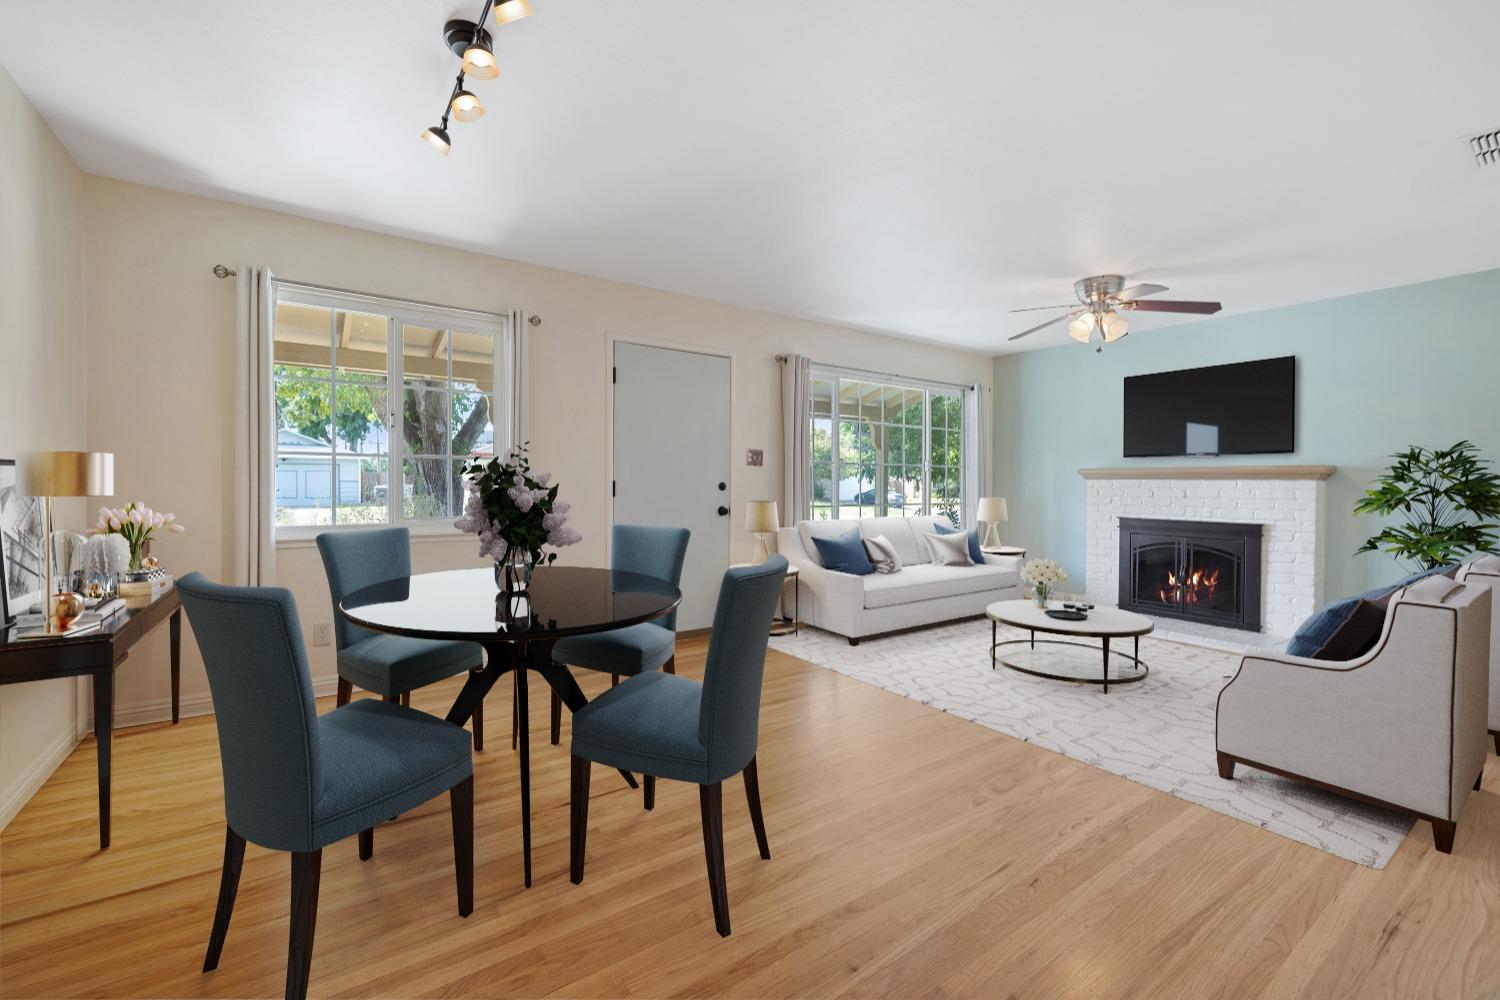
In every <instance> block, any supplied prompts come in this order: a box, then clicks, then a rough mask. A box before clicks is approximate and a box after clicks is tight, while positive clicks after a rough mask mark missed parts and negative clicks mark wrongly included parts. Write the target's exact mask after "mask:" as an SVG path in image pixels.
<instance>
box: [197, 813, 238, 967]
mask: <svg viewBox="0 0 1500 1000" xmlns="http://www.w3.org/2000/svg"><path fill="white" fill-rule="evenodd" d="M244 865H245V838H244V837H241V836H240V835H239V834H237V833H235V832H234V830H233V828H231V827H229V826H227V825H226V826H225V827H224V870H223V872H222V873H221V874H220V875H219V906H218V908H217V909H215V910H214V929H213V931H211V932H210V933H209V935H208V954H206V955H204V956H203V971H204V972H212V971H214V970H215V969H217V968H218V967H219V953H220V952H222V951H223V950H224V935H226V934H228V933H229V918H230V916H231V915H232V914H233V913H234V896H235V893H237V892H239V889H240V870H241V869H242V868H243V867H244Z"/></svg>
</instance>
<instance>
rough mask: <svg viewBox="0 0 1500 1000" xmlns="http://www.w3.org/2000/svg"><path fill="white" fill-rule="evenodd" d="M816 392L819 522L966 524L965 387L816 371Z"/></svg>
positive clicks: (814, 481)
mask: <svg viewBox="0 0 1500 1000" xmlns="http://www.w3.org/2000/svg"><path fill="white" fill-rule="evenodd" d="M809 389H810V396H811V399H810V403H811V410H812V424H811V427H810V428H809V435H810V437H809V452H810V455H811V462H812V469H811V475H810V476H809V483H810V486H811V496H810V497H809V506H810V508H811V511H812V516H813V518H814V519H821V520H828V519H833V520H838V519H844V518H856V517H875V516H880V517H884V516H898V517H911V516H913V515H917V514H946V515H948V518H949V519H950V520H951V521H952V522H953V523H954V524H955V525H958V524H961V523H962V521H963V510H962V507H963V499H962V498H963V455H964V426H963V411H964V407H963V402H964V400H963V393H964V390H963V389H960V388H958V387H956V386H939V385H933V384H923V383H903V382H898V381H896V380H893V379H889V378H885V377H882V376H868V375H858V374H855V373H845V372H840V371H837V370H834V369H814V370H813V372H812V377H811V381H810V386H809Z"/></svg>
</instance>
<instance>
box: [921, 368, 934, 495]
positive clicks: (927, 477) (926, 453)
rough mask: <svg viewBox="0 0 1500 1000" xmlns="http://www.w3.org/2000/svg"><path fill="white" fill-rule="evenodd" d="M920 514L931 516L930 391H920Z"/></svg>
mask: <svg viewBox="0 0 1500 1000" xmlns="http://www.w3.org/2000/svg"><path fill="white" fill-rule="evenodd" d="M922 513H923V514H924V515H931V514H932V390H930V389H923V390H922Z"/></svg>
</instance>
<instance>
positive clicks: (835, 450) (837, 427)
mask: <svg viewBox="0 0 1500 1000" xmlns="http://www.w3.org/2000/svg"><path fill="white" fill-rule="evenodd" d="M842 391H843V387H842V385H841V384H840V382H839V378H838V376H834V379H833V399H832V404H833V405H832V406H830V407H829V412H830V413H832V414H833V417H832V421H831V424H830V426H831V427H832V428H833V447H832V448H831V449H830V452H831V457H832V459H833V461H832V463H831V465H830V468H831V469H832V473H831V475H832V476H833V482H832V484H830V485H832V487H833V518H832V520H835V521H837V520H838V519H839V479H840V474H841V472H840V469H841V463H840V461H839V452H840V451H841V450H842V446H843V441H844V432H843V427H842V426H841V424H840V421H841V420H842V414H840V412H839V398H840V396H839V394H840V393H841V392H842Z"/></svg>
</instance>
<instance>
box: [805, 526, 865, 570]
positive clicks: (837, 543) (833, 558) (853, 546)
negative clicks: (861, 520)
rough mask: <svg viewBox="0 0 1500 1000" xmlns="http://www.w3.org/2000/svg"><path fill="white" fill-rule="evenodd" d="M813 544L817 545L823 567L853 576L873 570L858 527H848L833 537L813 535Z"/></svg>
mask: <svg viewBox="0 0 1500 1000" xmlns="http://www.w3.org/2000/svg"><path fill="white" fill-rule="evenodd" d="M813 545H815V546H816V547H817V549H818V556H819V558H820V560H821V561H822V563H823V567H824V568H825V569H829V570H832V571H834V572H835V573H853V574H854V575H855V576H866V575H868V574H870V573H873V572H875V567H874V566H872V565H870V554H869V553H868V552H866V551H865V540H864V539H863V538H861V537H860V534H859V529H858V528H850V529H849V531H848V533H847V534H843V535H839V536H837V537H835V538H819V537H817V536H814V537H813Z"/></svg>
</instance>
